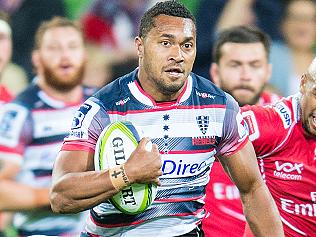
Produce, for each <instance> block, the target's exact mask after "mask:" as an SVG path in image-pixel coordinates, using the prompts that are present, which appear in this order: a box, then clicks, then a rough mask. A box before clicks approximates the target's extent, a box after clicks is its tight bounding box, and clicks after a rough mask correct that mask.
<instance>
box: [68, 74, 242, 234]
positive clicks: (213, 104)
mask: <svg viewBox="0 0 316 237" xmlns="http://www.w3.org/2000/svg"><path fill="white" fill-rule="evenodd" d="M136 77H137V70H135V71H133V72H131V73H130V74H127V75H125V76H123V77H121V78H118V79H117V80H115V81H114V82H112V83H111V84H109V85H107V86H105V87H104V88H103V89H101V90H100V91H99V92H98V93H96V94H95V95H94V96H93V97H91V98H90V99H88V100H87V101H86V102H85V103H84V104H83V105H82V106H81V108H80V109H79V110H78V111H77V114H76V116H75V118H74V120H73V125H72V129H71V131H70V134H69V136H68V137H67V138H66V139H65V143H64V145H63V148H62V149H63V150H82V151H88V152H91V153H94V150H95V145H96V142H97V139H98V137H99V135H100V133H101V132H102V130H103V129H104V128H105V127H106V126H107V125H108V124H109V123H111V122H114V121H130V122H132V123H133V124H134V125H135V126H137V127H138V128H140V129H141V130H142V131H143V132H144V134H143V135H144V136H147V137H150V138H151V139H152V142H153V143H155V144H157V145H158V148H159V151H160V153H161V158H162V163H163V164H162V171H163V175H162V176H161V177H160V180H161V183H162V186H160V187H158V190H157V195H156V199H155V201H154V203H153V204H152V205H151V206H150V207H149V208H148V209H146V210H145V211H144V212H143V213H140V214H138V215H126V214H123V213H121V212H119V211H118V210H117V209H115V208H114V206H112V205H111V204H110V203H109V202H107V201H106V200H105V202H104V203H101V204H100V205H98V206H96V207H94V208H93V209H91V211H90V218H89V219H88V221H87V224H86V231H87V232H88V233H91V234H93V236H150V234H155V236H162V237H167V236H174V235H175V234H176V235H181V234H185V233H188V232H190V231H191V230H192V229H194V228H195V227H196V225H197V224H198V223H200V221H201V219H202V218H203V216H204V215H205V211H204V208H203V205H204V202H203V199H204V196H205V185H206V184H207V183H208V181H209V172H210V167H211V165H212V163H213V161H214V156H216V155H227V156H229V155H231V154H233V153H234V152H236V151H238V150H239V149H241V148H242V147H243V145H244V144H245V143H246V141H247V135H246V132H245V130H244V127H243V120H242V116H241V114H240V113H239V107H238V105H237V103H236V102H235V101H234V99H233V98H232V97H231V96H229V95H228V94H226V93H224V92H223V91H221V90H220V89H218V88H217V87H216V86H215V85H214V84H213V83H211V82H210V81H208V80H206V79H204V78H201V77H199V76H197V75H195V74H193V73H191V74H190V76H189V77H188V80H187V82H186V84H185V87H184V89H183V91H182V93H181V94H180V96H179V97H178V99H177V101H174V102H166V103H156V102H155V101H154V100H153V99H152V98H151V97H150V96H149V95H148V94H147V93H146V92H145V91H143V89H142V88H141V86H140V85H139V83H138V81H137V79H136Z"/></svg>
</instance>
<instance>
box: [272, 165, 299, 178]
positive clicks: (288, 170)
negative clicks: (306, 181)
mask: <svg viewBox="0 0 316 237" xmlns="http://www.w3.org/2000/svg"><path fill="white" fill-rule="evenodd" d="M274 163H275V170H274V172H273V175H274V176H275V177H277V178H279V179H284V180H302V175H301V174H302V170H303V169H304V164H303V163H291V162H284V163H282V162H280V161H275V162H274Z"/></svg>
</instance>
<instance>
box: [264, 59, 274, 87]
mask: <svg viewBox="0 0 316 237" xmlns="http://www.w3.org/2000/svg"><path fill="white" fill-rule="evenodd" d="M272 67H273V66H272V64H271V63H269V64H268V68H267V70H268V71H267V78H266V83H268V82H269V81H270V79H271V74H272Z"/></svg>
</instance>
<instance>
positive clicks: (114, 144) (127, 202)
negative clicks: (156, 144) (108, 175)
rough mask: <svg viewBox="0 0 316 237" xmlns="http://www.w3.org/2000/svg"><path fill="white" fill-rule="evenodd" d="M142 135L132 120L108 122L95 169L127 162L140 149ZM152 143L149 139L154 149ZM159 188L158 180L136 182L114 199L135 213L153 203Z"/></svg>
mask: <svg viewBox="0 0 316 237" xmlns="http://www.w3.org/2000/svg"><path fill="white" fill-rule="evenodd" d="M140 139H141V137H140V132H138V131H137V129H136V127H135V126H134V125H132V124H131V123H130V122H119V121H118V122H114V123H111V124H110V125H108V126H107V127H106V128H105V129H104V130H103V131H102V133H101V134H100V136H99V139H98V141H97V144H96V149H95V154H94V166H95V170H108V169H111V168H113V167H115V166H119V165H121V164H124V163H125V162H126V161H127V160H128V158H129V157H130V155H131V154H132V152H133V151H134V150H135V149H136V147H137V145H138V142H139V141H140ZM151 145H152V144H151V143H147V145H146V149H148V150H151ZM140 172H141V171H140ZM112 175H113V174H112ZM156 191H157V186H156V185H155V184H138V183H134V184H131V185H129V186H127V187H125V188H124V189H123V190H121V191H120V192H118V193H117V194H116V195H114V196H113V197H112V198H111V199H110V201H111V203H112V204H113V206H115V207H116V208H117V209H118V210H120V211H121V212H123V213H125V214H131V215H135V214H138V213H141V212H143V211H144V210H145V209H146V208H147V207H148V206H150V205H151V204H152V202H153V201H154V199H155V196H156Z"/></svg>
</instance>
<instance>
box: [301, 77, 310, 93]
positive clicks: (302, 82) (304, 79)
mask: <svg viewBox="0 0 316 237" xmlns="http://www.w3.org/2000/svg"><path fill="white" fill-rule="evenodd" d="M307 81H308V78H307V76H306V74H303V75H302V76H301V82H300V93H301V94H304V93H305V92H306V85H307Z"/></svg>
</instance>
